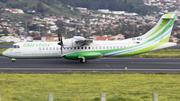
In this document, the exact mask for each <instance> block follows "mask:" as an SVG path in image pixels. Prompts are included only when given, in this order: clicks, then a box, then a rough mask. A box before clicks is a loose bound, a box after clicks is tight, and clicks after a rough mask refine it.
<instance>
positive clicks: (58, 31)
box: [58, 31, 60, 41]
mask: <svg viewBox="0 0 180 101" xmlns="http://www.w3.org/2000/svg"><path fill="white" fill-rule="evenodd" d="M58 40H59V41H60V35H59V31H58Z"/></svg>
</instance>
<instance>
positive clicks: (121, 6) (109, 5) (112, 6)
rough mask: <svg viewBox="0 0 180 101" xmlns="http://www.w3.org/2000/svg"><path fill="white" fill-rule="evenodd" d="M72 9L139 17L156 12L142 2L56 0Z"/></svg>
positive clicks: (124, 0) (128, 0)
mask: <svg viewBox="0 0 180 101" xmlns="http://www.w3.org/2000/svg"><path fill="white" fill-rule="evenodd" d="M57 1H60V2H62V3H64V4H68V5H71V6H73V7H86V8H88V9H92V10H97V9H109V10H112V11H126V12H136V13H138V14H141V15H146V14H148V13H152V11H158V9H157V7H150V6H146V5H144V4H143V0H57Z"/></svg>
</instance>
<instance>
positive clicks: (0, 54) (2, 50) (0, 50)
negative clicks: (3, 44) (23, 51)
mask: <svg viewBox="0 0 180 101" xmlns="http://www.w3.org/2000/svg"><path fill="white" fill-rule="evenodd" d="M5 50H6V48H2V49H0V56H3V55H2V52H4V51H5Z"/></svg>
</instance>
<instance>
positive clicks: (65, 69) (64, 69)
mask: <svg viewBox="0 0 180 101" xmlns="http://www.w3.org/2000/svg"><path fill="white" fill-rule="evenodd" d="M0 70H48V71H49V70H52V71H53V70H63V71H70V70H72V71H74V70H76V71H77V70H80V71H83V70H87V71H92V70H97V71H180V69H128V70H125V69H94V68H92V69H74V68H68V69H67V68H0Z"/></svg>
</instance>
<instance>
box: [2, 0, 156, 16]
mask: <svg viewBox="0 0 180 101" xmlns="http://www.w3.org/2000/svg"><path fill="white" fill-rule="evenodd" d="M68 5H70V6H73V7H85V8H88V9H91V10H97V9H110V10H113V11H126V12H136V13H138V14H140V15H146V14H148V13H149V14H150V13H152V11H157V8H156V7H149V6H146V5H144V4H143V0H0V7H1V8H19V9H22V10H23V11H24V12H25V13H27V12H28V10H36V14H37V15H39V16H46V15H47V16H48V15H50V16H52V15H63V16H66V17H70V16H71V17H75V16H76V17H77V16H81V13H80V12H79V11H77V10H76V9H75V10H71V8H70V7H69V6H68ZM1 13H4V12H1ZM2 15H6V16H7V17H11V15H9V14H8V15H7V14H6V13H5V14H2ZM2 15H1V16H0V17H2ZM26 16H31V15H26ZM3 17H4V16H3ZM20 18H23V17H20Z"/></svg>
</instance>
